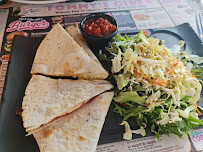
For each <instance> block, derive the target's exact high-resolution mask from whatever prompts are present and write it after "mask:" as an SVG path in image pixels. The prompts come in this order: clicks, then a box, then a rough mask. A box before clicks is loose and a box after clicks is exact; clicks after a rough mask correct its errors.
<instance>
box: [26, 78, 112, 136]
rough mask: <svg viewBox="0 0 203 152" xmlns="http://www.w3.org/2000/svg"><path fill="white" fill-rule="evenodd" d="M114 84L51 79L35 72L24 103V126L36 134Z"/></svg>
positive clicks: (96, 81) (102, 81)
mask: <svg viewBox="0 0 203 152" xmlns="http://www.w3.org/2000/svg"><path fill="white" fill-rule="evenodd" d="M112 87H113V86H112V85H111V84H110V83H108V82H107V81H105V80H70V79H52V78H48V77H45V76H41V75H33V76H32V78H31V80H30V82H29V83H28V86H27V88H26V91H25V96H24V98H23V103H22V109H23V112H22V119H23V126H24V127H25V128H26V131H27V132H28V135H29V134H33V133H34V132H36V131H38V130H40V129H42V128H43V127H45V126H46V125H49V124H50V123H52V122H53V121H54V120H56V119H58V118H60V117H62V116H64V115H66V114H67V113H71V112H72V111H74V110H76V109H77V108H79V107H80V106H82V105H83V104H85V103H87V102H88V101H90V100H92V99H93V98H94V97H96V96H98V95H99V94H101V93H103V92H105V91H107V90H110V89H111V88H112Z"/></svg>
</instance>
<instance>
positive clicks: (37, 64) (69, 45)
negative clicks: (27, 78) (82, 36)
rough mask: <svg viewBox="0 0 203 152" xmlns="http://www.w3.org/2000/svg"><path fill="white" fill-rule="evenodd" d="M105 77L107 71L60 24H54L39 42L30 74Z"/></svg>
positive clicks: (86, 77) (85, 77)
mask: <svg viewBox="0 0 203 152" xmlns="http://www.w3.org/2000/svg"><path fill="white" fill-rule="evenodd" d="M38 73H39V74H43V75H48V76H62V77H74V78H76V77H78V78H79V79H105V78H107V76H108V72H107V71H105V70H104V68H103V67H102V66H101V65H100V64H98V63H96V62H95V61H94V60H93V59H92V58H91V57H89V56H88V55H87V53H86V52H85V51H84V50H83V49H82V48H81V47H80V46H79V45H78V44H77V43H76V42H75V41H74V40H73V38H72V37H71V36H70V35H69V34H68V32H66V30H65V29H64V28H63V27H62V26H61V25H60V24H56V25H55V26H54V27H53V28H52V30H51V31H50V32H49V33H48V34H47V35H46V37H45V38H44V40H43V41H42V42H41V44H40V46H39V48H38V50H37V53H36V56H35V59H34V62H33V65H32V69H31V74H38Z"/></svg>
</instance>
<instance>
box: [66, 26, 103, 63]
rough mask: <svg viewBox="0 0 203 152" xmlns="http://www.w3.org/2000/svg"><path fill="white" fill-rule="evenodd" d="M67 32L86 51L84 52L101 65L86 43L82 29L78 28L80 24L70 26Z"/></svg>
mask: <svg viewBox="0 0 203 152" xmlns="http://www.w3.org/2000/svg"><path fill="white" fill-rule="evenodd" d="M66 31H67V32H68V34H70V36H71V37H72V38H73V39H74V40H75V42H76V43H77V44H78V45H79V46H80V47H82V48H83V49H84V51H85V52H86V53H87V54H88V55H89V56H90V57H91V58H92V59H93V60H94V61H95V62H97V63H98V64H100V65H101V63H100V62H99V60H98V59H97V57H96V56H95V55H94V53H93V52H92V51H91V49H90V48H89V46H88V45H87V42H86V41H85V39H84V38H83V36H82V34H81V32H80V29H79V28H78V24H75V25H72V26H68V27H67V28H66Z"/></svg>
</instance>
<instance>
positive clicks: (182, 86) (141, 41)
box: [100, 31, 203, 140]
mask: <svg viewBox="0 0 203 152" xmlns="http://www.w3.org/2000/svg"><path fill="white" fill-rule="evenodd" d="M183 45H184V41H180V42H179V44H177V45H175V46H174V47H172V48H171V49H169V48H167V47H166V46H165V45H164V41H160V40H158V39H156V38H153V37H149V36H147V35H146V33H143V31H141V32H140V33H138V34H136V35H135V36H133V37H128V36H127V35H125V36H121V35H119V34H118V35H116V36H115V37H114V38H113V40H112V42H111V45H110V47H109V48H106V50H107V51H108V52H110V53H111V57H110V59H111V64H110V65H111V66H109V67H110V68H111V69H110V70H111V76H110V78H109V79H110V81H111V82H114V83H115V88H116V94H115V97H114V98H113V100H114V103H115V109H114V111H115V112H116V113H119V114H120V115H121V116H122V117H123V122H122V123H121V125H124V126H125V130H126V133H125V134H124V136H123V137H124V139H126V140H131V139H132V133H136V134H141V135H143V136H144V135H146V133H145V130H144V128H146V127H148V128H150V129H151V131H152V132H154V133H155V136H156V137H157V138H159V134H160V133H164V134H169V133H174V134H176V135H177V136H179V137H182V135H183V132H186V133H187V132H188V130H190V129H193V128H194V127H196V126H197V125H203V122H201V121H200V120H199V118H198V113H199V114H200V115H201V112H200V111H199V109H200V110H201V108H198V107H197V102H198V100H199V99H200V93H201V89H202V85H201V83H200V82H203V81H202V67H201V66H200V64H202V63H203V59H202V58H201V57H199V56H196V55H189V54H187V53H186V52H181V48H182V46H183ZM100 55H102V54H100ZM102 58H103V59H104V58H106V59H105V60H106V61H109V60H108V58H107V57H105V56H103V57H102ZM196 75H197V77H196ZM198 79H199V80H198ZM130 118H131V119H134V120H135V122H136V124H137V125H138V127H139V128H140V129H138V130H131V129H130V126H129V124H128V122H127V121H128V119H130Z"/></svg>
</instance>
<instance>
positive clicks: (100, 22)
mask: <svg viewBox="0 0 203 152" xmlns="http://www.w3.org/2000/svg"><path fill="white" fill-rule="evenodd" d="M80 29H81V33H82V35H83V37H84V38H85V40H86V41H87V42H88V44H93V45H105V44H107V43H108V42H109V41H111V39H112V37H113V36H114V35H116V33H117V31H118V30H117V23H116V20H115V19H114V18H113V17H111V16H109V15H106V14H102V13H97V14H90V15H88V16H86V17H84V18H83V19H82V21H81V22H80Z"/></svg>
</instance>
